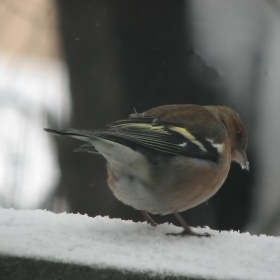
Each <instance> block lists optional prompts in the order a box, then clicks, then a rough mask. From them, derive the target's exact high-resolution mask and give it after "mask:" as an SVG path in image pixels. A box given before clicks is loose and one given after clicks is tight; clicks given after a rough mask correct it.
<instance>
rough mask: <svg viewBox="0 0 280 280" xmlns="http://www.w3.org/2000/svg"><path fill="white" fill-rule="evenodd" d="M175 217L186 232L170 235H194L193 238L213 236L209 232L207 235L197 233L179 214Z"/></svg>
mask: <svg viewBox="0 0 280 280" xmlns="http://www.w3.org/2000/svg"><path fill="white" fill-rule="evenodd" d="M174 215H175V217H176V218H177V220H178V221H179V223H180V224H181V226H182V227H183V228H184V230H183V231H182V232H180V233H169V234H168V235H181V236H184V235H192V236H198V237H210V236H211V235H210V234H209V233H207V232H205V233H196V232H194V231H193V230H192V229H191V228H190V226H189V225H188V224H187V222H186V221H185V220H184V219H183V217H182V216H181V215H180V214H179V213H177V212H176V213H174Z"/></svg>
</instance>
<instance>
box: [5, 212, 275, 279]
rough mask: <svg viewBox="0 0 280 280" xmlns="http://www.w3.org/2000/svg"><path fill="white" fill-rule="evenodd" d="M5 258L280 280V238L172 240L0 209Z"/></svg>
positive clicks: (130, 225)
mask: <svg viewBox="0 0 280 280" xmlns="http://www.w3.org/2000/svg"><path fill="white" fill-rule="evenodd" d="M0 229H1V230H0V254H1V255H12V256H24V257H29V258H35V259H45V260H51V261H61V262H65V263H76V264H83V265H90V266H94V267H100V268H115V269H117V270H130V271H134V272H137V271H139V272H150V273H153V274H162V275H182V276H189V277H191V276H192V277H195V276H197V277H198V276H199V277H204V278H207V277H208V278H214V279H224V280H225V279H254V280H256V279H261V280H264V279H270V280H271V279H280V262H279V259H280V238H279V237H269V236H264V235H263V236H259V237H257V236H251V235H250V234H249V233H243V234H240V233H238V232H233V231H232V232H226V231H224V232H218V231H214V230H211V229H200V228H198V229H196V231H198V232H205V231H207V232H209V233H211V234H212V235H213V236H212V237H211V238H198V237H180V236H167V235H165V234H166V233H170V232H180V231H181V230H182V229H181V228H178V227H175V226H173V225H170V224H163V225H159V226H157V227H156V228H153V227H151V226H150V225H148V224H147V223H134V222H132V221H123V220H119V219H109V218H108V217H95V218H91V217H88V216H85V215H78V214H66V213H62V214H54V213H51V212H47V211H44V210H33V211H31V210H14V209H0Z"/></svg>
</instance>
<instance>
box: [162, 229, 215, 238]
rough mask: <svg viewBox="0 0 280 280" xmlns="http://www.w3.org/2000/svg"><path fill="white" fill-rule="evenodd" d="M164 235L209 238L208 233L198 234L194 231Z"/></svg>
mask: <svg viewBox="0 0 280 280" xmlns="http://www.w3.org/2000/svg"><path fill="white" fill-rule="evenodd" d="M166 235H170V236H186V235H189V236H196V237H211V234H210V233H207V232H204V233H198V232H195V231H192V230H191V229H188V230H186V229H184V230H183V231H182V232H179V233H167V234H166Z"/></svg>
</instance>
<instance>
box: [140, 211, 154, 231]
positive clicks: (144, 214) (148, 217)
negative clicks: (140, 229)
mask: <svg viewBox="0 0 280 280" xmlns="http://www.w3.org/2000/svg"><path fill="white" fill-rule="evenodd" d="M141 213H142V214H143V216H144V218H145V220H146V221H147V223H148V224H150V225H151V226H153V227H155V226H156V225H157V223H156V222H155V221H154V220H153V219H152V218H151V216H150V215H149V214H148V212H147V211H145V210H141Z"/></svg>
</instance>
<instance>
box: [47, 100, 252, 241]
mask: <svg viewBox="0 0 280 280" xmlns="http://www.w3.org/2000/svg"><path fill="white" fill-rule="evenodd" d="M46 131H48V132H52V133H54V134H58V135H67V136H72V137H74V138H78V139H81V140H84V141H87V142H88V143H87V144H85V145H82V146H81V147H80V148H78V150H77V151H86V152H90V153H98V154H101V155H102V156H103V157H104V158H105V159H106V160H107V169H108V185H109V188H110V189H111V191H112V192H113V194H114V195H115V196H116V198H117V199H119V200H120V201H122V202H123V203H125V204H127V205H130V206H132V207H134V208H135V209H138V210H141V212H142V214H143V215H144V217H145V219H146V221H147V222H148V223H149V224H151V225H153V226H155V225H156V223H155V222H154V221H153V219H152V218H151V217H150V216H149V214H148V212H149V213H152V214H161V215H166V214H170V213H173V214H174V215H175V216H176V217H177V219H178V220H179V222H180V223H181V225H182V226H183V228H184V231H183V232H182V233H180V234H181V235H195V236H210V235H209V234H208V233H204V234H199V233H196V232H194V231H193V230H192V229H191V228H190V227H189V225H188V224H187V223H186V222H185V221H184V219H183V218H182V217H181V215H180V214H179V213H178V212H182V211H185V210H187V209H190V208H192V207H195V206H197V205H198V204H200V203H202V202H204V201H206V200H207V199H209V198H210V197H211V196H213V195H214V194H215V193H216V192H217V191H218V190H219V188H220V187H221V186H222V184H223V183H224V181H225V179H226V177H227V175H228V172H229V169H230V164H231V162H232V161H236V162H237V163H239V164H240V165H241V168H242V169H246V170H249V162H248V161H247V157H246V153H245V151H246V147H247V133H246V130H245V127H244V125H243V122H242V120H241V118H240V116H239V115H238V114H237V113H236V112H235V111H234V110H232V109H231V108H229V107H225V106H198V105H189V104H186V105H165V106H159V107H156V108H153V109H150V110H148V111H146V112H144V113H141V114H140V113H137V112H135V113H134V114H131V115H130V116H129V119H125V120H120V121H116V122H114V123H112V124H111V125H109V127H108V129H103V130H91V129H59V130H54V129H46Z"/></svg>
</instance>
